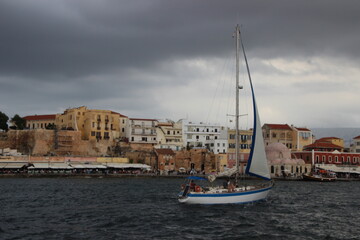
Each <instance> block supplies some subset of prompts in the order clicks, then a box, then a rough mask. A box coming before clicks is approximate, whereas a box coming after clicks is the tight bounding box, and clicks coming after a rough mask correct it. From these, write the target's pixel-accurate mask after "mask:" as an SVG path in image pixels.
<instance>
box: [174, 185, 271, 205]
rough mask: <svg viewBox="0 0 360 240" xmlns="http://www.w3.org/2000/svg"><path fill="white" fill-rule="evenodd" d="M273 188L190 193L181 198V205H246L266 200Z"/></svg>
mask: <svg viewBox="0 0 360 240" xmlns="http://www.w3.org/2000/svg"><path fill="white" fill-rule="evenodd" d="M271 188H272V186H271V187H266V188H260V189H254V190H249V191H242V192H233V193H207V192H205V193H202V192H199V193H193V192H191V193H189V194H188V195H187V196H186V197H181V196H180V197H179V202H180V203H186V204H232V203H233V204H244V203H251V202H257V201H261V200H265V199H266V197H267V196H268V194H269V192H270V190H271Z"/></svg>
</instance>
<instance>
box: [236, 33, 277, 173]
mask: <svg viewBox="0 0 360 240" xmlns="http://www.w3.org/2000/svg"><path fill="white" fill-rule="evenodd" d="M239 33H240V29H239ZM239 35H240V40H241V34H239ZM241 48H242V50H243V54H244V59H245V64H246V70H247V73H248V77H249V82H250V87H251V94H252V100H253V112H254V129H253V139H252V146H251V152H250V157H249V160H248V164H247V166H246V170H245V171H246V173H247V174H250V175H253V176H256V177H260V178H263V179H266V180H271V177H270V172H269V166H268V163H267V159H266V153H265V145H264V138H263V135H262V130H261V122H260V117H259V112H258V108H257V105H256V100H255V93H254V87H253V84H252V80H251V75H250V69H249V64H248V61H247V57H246V53H245V48H244V45H243V42H242V40H241Z"/></svg>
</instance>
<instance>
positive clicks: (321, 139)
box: [316, 137, 341, 142]
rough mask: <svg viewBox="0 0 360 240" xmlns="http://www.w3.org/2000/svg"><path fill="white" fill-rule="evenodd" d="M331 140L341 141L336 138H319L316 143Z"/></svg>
mask: <svg viewBox="0 0 360 240" xmlns="http://www.w3.org/2000/svg"><path fill="white" fill-rule="evenodd" d="M332 139H336V140H339V139H341V138H337V137H323V138H319V139H318V140H316V141H319V142H321V141H330V140H332Z"/></svg>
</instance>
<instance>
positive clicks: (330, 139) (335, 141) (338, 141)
mask: <svg viewBox="0 0 360 240" xmlns="http://www.w3.org/2000/svg"><path fill="white" fill-rule="evenodd" d="M316 142H329V143H332V144H334V145H337V146H339V147H341V148H344V139H342V138H337V137H324V138H320V139H318V140H316Z"/></svg>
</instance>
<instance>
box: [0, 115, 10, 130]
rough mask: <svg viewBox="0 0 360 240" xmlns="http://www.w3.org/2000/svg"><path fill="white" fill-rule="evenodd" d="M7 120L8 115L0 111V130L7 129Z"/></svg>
mask: <svg viewBox="0 0 360 240" xmlns="http://www.w3.org/2000/svg"><path fill="white" fill-rule="evenodd" d="M8 120H9V117H8V116H7V115H6V114H5V113H3V112H0V130H3V131H7V130H8V124H7V121H8Z"/></svg>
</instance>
